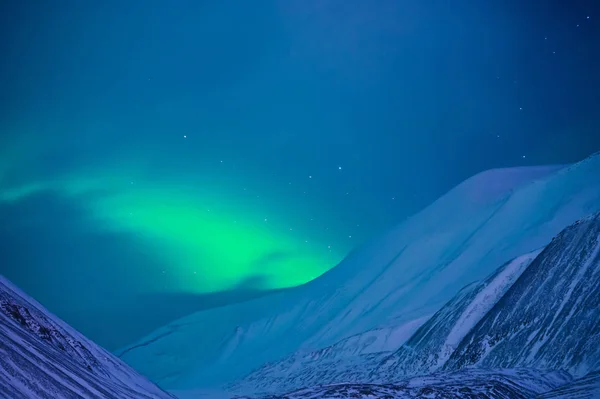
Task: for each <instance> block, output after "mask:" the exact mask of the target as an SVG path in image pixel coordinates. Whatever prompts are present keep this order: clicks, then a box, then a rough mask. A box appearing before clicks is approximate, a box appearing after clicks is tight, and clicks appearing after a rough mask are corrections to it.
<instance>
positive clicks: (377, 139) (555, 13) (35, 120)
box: [0, 0, 600, 349]
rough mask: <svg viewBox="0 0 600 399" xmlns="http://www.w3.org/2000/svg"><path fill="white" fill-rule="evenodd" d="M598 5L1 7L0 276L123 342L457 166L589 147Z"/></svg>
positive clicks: (324, 243)
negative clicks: (2, 275)
mask: <svg viewBox="0 0 600 399" xmlns="http://www.w3.org/2000/svg"><path fill="white" fill-rule="evenodd" d="M593 3H595V2H594V1H592V0H590V1H566V0H565V1H562V2H559V1H551V2H546V3H545V4H543V5H542V4H541V3H540V2H535V1H522V0H520V1H517V0H509V1H500V0H491V1H475V0H456V1H451V2H450V1H446V0H431V1H429V0H380V1H377V0H369V1H363V0H360V1H359V0H339V1H332V0H280V1H275V0H265V1H262V0H258V1H238V0H220V1H213V2H207V1H206V2H204V1H157V0H144V1H142V0H139V1H138V0H131V1H110V0H108V1H80V0H63V1H59V2H55V1H50V0H46V1H43V0H29V1H18V0H14V1H12V0H7V1H3V2H1V4H0V54H1V57H2V58H1V62H0V246H1V250H2V252H1V255H2V257H1V258H0V273H2V274H4V275H5V276H6V277H8V278H9V279H11V280H13V282H14V283H16V284H17V285H19V286H20V287H22V288H23V289H25V290H26V291H27V292H29V293H30V294H31V295H33V296H34V297H35V298H36V299H38V300H39V301H40V302H42V303H43V304H44V305H46V306H47V307H48V308H49V309H50V310H51V311H53V312H55V313H56V314H58V315H59V316H61V317H63V318H64V319H65V320H66V321H67V322H69V323H71V324H72V325H73V326H74V327H76V328H78V329H80V330H81V331H82V332H83V333H85V334H87V335H88V336H89V337H90V338H92V339H95V340H96V341H97V342H99V343H100V344H103V345H105V346H107V347H108V348H109V349H115V348H118V347H120V346H123V345H125V344H127V343H129V342H131V341H132V340H134V339H135V338H137V337H139V336H140V334H144V333H147V332H149V331H151V330H152V329H153V328H155V327H158V326H159V325H161V324H163V323H165V322H167V321H169V320H171V319H173V318H175V317H179V316H183V315H185V314H186V313H189V312H192V311H194V310H197V309H202V308H207V307H212V306H219V305H223V304H226V303H230V302H234V301H238V300H243V299H247V298H250V297H253V296H256V295H261V294H262V293H263V292H265V291H268V290H273V289H282V288H286V287H290V286H294V285H298V284H301V283H304V282H306V281H309V280H311V279H313V278H315V277H317V276H318V275H320V274H321V273H323V272H325V271H326V270H328V269H329V268H331V267H333V266H335V264H336V263H337V262H339V261H340V260H341V259H342V258H343V257H344V256H345V255H346V254H347V253H348V252H349V251H350V250H352V249H353V248H354V247H355V246H357V245H359V244H360V243H361V242H364V241H365V240H368V239H370V238H372V237H374V236H376V235H377V234H379V233H381V232H382V231H384V230H385V229H387V228H389V227H392V226H394V225H396V224H398V223H400V222H401V221H402V220H403V219H404V218H405V217H407V216H408V215H410V214H412V213H414V212H416V211H418V210H419V209H421V208H423V207H424V206H426V205H427V204H428V203H430V202H431V201H433V200H435V199H436V198H437V197H439V196H440V195H442V194H443V193H444V192H445V191H447V190H448V189H450V188H451V187H452V186H454V185H456V184H458V183H459V182H461V181H462V180H464V179H465V178H467V177H469V176H470V175H472V174H475V173H477V172H480V171H482V170H485V169H489V168H496V167H508V166H523V165H539V164H554V163H568V162H573V161H577V160H580V159H582V158H584V157H585V156H587V155H589V154H590V153H592V152H595V151H597V150H599V149H600V129H599V127H600V111H599V110H600V73H598V71H600V62H599V61H600V24H599V23H598V22H600V4H597V5H595V6H594V5H593ZM596 3H597V2H596ZM115 325H118V326H119V327H118V328H115V327H114V326H115Z"/></svg>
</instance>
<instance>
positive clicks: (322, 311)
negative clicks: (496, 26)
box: [121, 156, 600, 389]
mask: <svg viewBox="0 0 600 399" xmlns="http://www.w3.org/2000/svg"><path fill="white" fill-rule="evenodd" d="M494 173H495V177H496V178H500V177H501V176H502V175H501V173H500V172H494ZM499 173H500V174H499ZM517 175H518V174H517ZM598 175H600V161H599V159H598V157H597V156H595V157H593V158H590V159H588V160H585V161H582V162H580V163H578V164H575V165H572V166H568V167H556V166H555V167H550V168H548V169H546V170H545V172H544V173H541V172H540V173H539V175H538V176H536V178H534V179H533V180H532V179H531V178H530V177H529V176H525V177H524V178H523V179H521V181H517V183H518V184H516V189H514V190H513V189H512V188H511V187H510V185H508V186H505V187H504V191H502V190H500V191H501V192H500V193H498V192H496V194H495V195H492V196H483V197H481V196H478V197H477V200H478V201H479V202H477V206H474V205H473V204H465V202H464V201H462V200H461V194H460V193H461V191H464V190H465V185H466V187H467V188H472V189H473V190H472V192H475V193H476V192H477V190H478V188H477V185H475V186H472V185H471V186H470V185H469V184H472V182H473V181H471V183H469V184H467V183H466V182H465V183H463V184H462V185H459V186H457V187H455V189H453V190H450V192H449V193H448V194H446V195H445V196H443V197H442V198H440V199H438V200H437V201H435V202H434V203H433V204H432V205H430V206H429V207H428V208H426V209H425V210H423V211H422V212H420V213H419V214H417V215H415V216H413V217H411V218H409V219H408V220H407V221H405V222H404V223H402V224H401V225H400V226H399V227H397V228H395V229H392V230H390V231H389V232H388V233H385V234H383V235H382V236H380V237H379V238H378V239H377V240H375V241H374V242H371V243H368V244H367V245H366V246H365V247H363V248H360V249H357V250H355V251H353V252H352V253H351V254H350V255H349V256H348V257H347V258H346V259H345V260H344V261H343V262H342V263H340V265H338V266H336V267H335V268H333V269H332V270H330V271H329V272H327V273H325V274H324V275H323V276H321V277H320V278H318V279H316V280H314V281H313V282H311V283H308V284H306V285H304V286H301V287H298V288H297V289H296V290H294V291H293V292H288V293H286V294H285V295H281V296H271V297H269V298H265V299H262V300H257V301H252V302H250V303H246V304H240V305H233V306H229V307H228V308H227V309H221V310H222V311H223V313H221V314H220V315H216V314H211V313H210V312H202V313H201V314H198V313H197V314H194V315H190V316H188V317H186V318H184V319H180V320H178V321H177V322H175V323H171V324H170V325H168V326H166V327H164V328H162V329H159V330H157V331H156V332H154V333H153V334H151V335H149V336H148V337H145V338H144V339H142V340H140V341H139V342H138V343H135V344H133V345H132V347H133V346H135V345H139V344H143V343H145V342H149V341H153V342H152V343H151V344H148V345H145V346H142V347H137V348H135V349H132V350H129V351H128V352H126V353H125V352H123V351H122V352H121V353H122V358H123V359H124V360H125V361H126V362H129V363H130V364H132V365H134V366H136V367H138V368H139V369H140V370H141V371H142V372H143V373H144V374H146V375H148V376H151V377H152V378H153V379H155V380H157V381H159V382H160V383H161V384H163V385H165V386H168V387H171V388H177V389H184V388H186V387H189V388H191V387H197V386H202V385H205V384H207V383H218V384H222V383H227V382H229V381H233V380H235V379H237V378H240V377H241V376H243V375H246V374H247V373H249V372H250V371H252V370H254V369H256V368H257V367H259V366H260V365H262V364H265V363H269V362H273V361H277V360H278V359H282V358H284V357H285V356H287V355H291V354H293V353H295V352H298V351H305V352H307V351H311V350H313V351H316V350H319V349H322V348H325V347H328V346H331V345H334V344H336V343H338V342H341V341H342V340H344V339H347V338H349V337H352V336H355V335H357V334H362V333H366V332H368V331H369V330H371V329H373V328H383V329H388V331H392V330H393V329H398V328H400V329H401V327H402V326H403V325H404V326H409V325H410V326H412V327H411V328H413V331H412V332H414V330H416V329H417V328H418V327H419V325H418V324H415V323H414V321H415V320H419V319H421V320H422V321H423V322H424V319H425V317H426V316H427V315H431V314H433V313H434V312H435V311H436V310H437V309H439V308H440V307H441V306H442V305H443V304H444V303H445V302H446V301H448V300H449V299H450V298H451V297H452V296H453V295H454V294H455V293H456V292H457V291H458V290H459V289H460V288H461V287H462V286H464V285H465V283H467V282H470V281H473V280H480V279H482V278H484V277H485V276H486V275H487V274H489V273H490V272H491V271H493V270H495V269H496V268H497V267H498V265H501V264H503V263H505V262H507V261H509V260H510V259H513V258H514V257H516V256H518V255H521V254H523V253H527V252H530V251H532V250H535V249H536V248H540V247H543V246H544V245H545V244H547V243H548V242H549V241H550V239H551V238H552V237H553V235H555V234H556V233H558V232H559V231H560V230H561V229H562V228H563V227H565V226H566V225H568V224H569V223H571V222H573V221H574V220H576V219H577V218H579V217H582V216H583V215H586V214H588V213H590V212H591V211H594V210H599V209H600V187H598V185H597V184H595V183H596V180H597V179H596V176H598ZM481 176H483V177H485V174H483V175H481ZM481 176H480V178H479V179H475V180H476V181H477V180H479V181H484V182H485V180H486V179H485V178H481ZM517 180H518V179H517ZM481 198H483V199H484V201H483V203H482V202H481ZM415 265H418V267H415ZM269 301H270V302H269ZM225 319H227V320H229V321H228V322H226V323H220V322H219V323H217V322H216V321H217V320H225ZM228 323H229V324H228ZM407 329H408V327H407ZM405 335H406V336H410V335H411V331H407V332H406V334H405ZM192 337H194V338H193V339H192ZM378 339H379V338H376V341H377V340H378ZM198 340H199V341H198ZM185 342H189V343H190V345H191V343H193V342H201V344H200V345H198V344H196V345H195V346H194V348H193V349H191V350H190V349H189V345H188V346H187V347H185V345H184V343H185ZM399 344H401V343H399V342H398V341H394V342H391V343H390V347H386V346H385V344H383V345H381V344H376V345H378V346H377V347H378V348H379V349H380V350H391V349H393V348H392V346H394V345H395V346H396V347H397V345H399ZM166 353H169V355H168V356H167V355H166ZM365 353H368V349H367V352H365ZM219 377H222V378H221V379H220V380H219Z"/></svg>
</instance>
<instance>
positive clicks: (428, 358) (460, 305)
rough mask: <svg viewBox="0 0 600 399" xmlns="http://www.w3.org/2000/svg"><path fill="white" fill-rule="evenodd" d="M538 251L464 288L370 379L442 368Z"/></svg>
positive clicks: (385, 361) (414, 373) (418, 373)
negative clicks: (480, 281)
mask: <svg viewBox="0 0 600 399" xmlns="http://www.w3.org/2000/svg"><path fill="white" fill-rule="evenodd" d="M540 252H541V250H536V251H533V252H531V253H528V254H526V255H522V256H519V257H517V258H516V259H513V260H511V261H510V262H508V263H506V264H505V265H504V266H502V267H500V268H499V269H498V270H496V271H495V272H494V273H493V274H492V275H491V276H490V277H489V278H487V279H486V280H485V281H483V282H482V283H476V284H470V285H468V286H466V287H465V288H463V289H462V290H461V291H460V292H459V293H458V294H457V295H456V296H455V297H454V298H452V300H450V302H448V303H447V304H446V305H444V306H443V307H442V308H441V309H440V310H439V311H438V312H436V314H435V315H434V316H433V317H432V318H431V319H430V320H429V321H428V322H427V323H425V324H424V325H423V326H422V327H421V328H419V330H417V332H416V333H415V334H414V335H413V336H412V337H411V338H410V339H409V340H408V341H407V342H406V344H404V345H402V346H401V347H400V348H399V349H398V350H397V351H396V352H395V353H394V354H393V355H391V356H389V357H388V358H387V359H385V360H384V361H383V362H382V364H381V365H380V366H379V367H378V368H377V369H376V370H374V371H373V372H372V373H371V377H370V379H376V380H382V379H383V380H384V379H386V378H392V379H397V378H398V377H399V376H404V375H406V376H411V375H422V374H429V373H432V372H435V371H438V370H439V369H440V368H441V367H442V366H443V365H444V364H445V362H446V361H447V360H448V358H449V357H450V355H451V354H452V353H453V352H454V350H455V349H456V347H457V346H458V345H459V344H460V342H461V341H462V339H463V338H464V337H465V335H466V334H467V333H468V332H469V331H471V329H472V328H473V327H474V326H475V325H476V324H477V323H478V322H479V321H480V320H481V319H482V318H483V317H484V316H485V315H486V314H487V312H489V311H490V310H491V309H492V308H493V306H494V305H495V304H496V303H497V302H498V301H499V300H500V299H501V298H502V296H503V295H504V294H505V293H506V291H508V289H509V288H510V287H511V286H512V285H513V284H514V282H515V281H516V280H517V279H518V278H519V277H520V276H521V273H523V271H524V270H525V269H526V268H527V267H528V266H529V265H530V264H531V262H532V261H533V260H534V259H535V258H536V257H537V256H538V255H539V253H540Z"/></svg>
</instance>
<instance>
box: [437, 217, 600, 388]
mask: <svg viewBox="0 0 600 399" xmlns="http://www.w3.org/2000/svg"><path fill="white" fill-rule="evenodd" d="M471 365H478V366H480V367H489V368H512V367H535V368H541V369H564V370H569V371H570V372H571V373H572V374H573V375H575V376H582V375H584V374H586V373H587V372H589V371H591V370H595V369H597V368H598V367H599V366H600V214H596V215H594V216H592V217H589V218H586V219H584V220H581V221H579V222H577V223H576V224H574V225H572V226H570V227H568V228H567V229H565V230H564V231H563V232H561V233H560V234H559V235H558V236H557V237H556V238H555V239H554V240H553V241H552V243H550V244H549V245H548V247H547V248H546V249H545V250H544V251H543V252H542V253H541V254H540V255H539V256H538V257H537V258H536V259H535V260H534V262H533V263H532V264H531V265H530V266H529V267H528V268H527V270H526V271H525V272H523V274H522V275H521V277H520V278H519V279H518V280H517V282H516V283H515V284H514V285H513V286H512V287H511V288H510V290H508V292H507V293H506V294H505V295H504V296H503V297H502V299H501V300H500V301H499V302H498V303H497V304H496V306H494V308H493V309H492V310H491V311H489V312H488V313H487V314H486V315H485V317H484V318H483V319H482V320H481V322H479V323H478V324H477V326H476V327H475V328H474V329H472V330H471V331H470V332H469V334H468V335H467V336H466V337H465V338H464V339H463V340H462V342H461V344H460V345H459V347H458V348H457V350H456V351H455V352H454V353H453V354H452V356H451V357H450V359H449V360H448V362H447V363H446V365H445V366H444V368H445V369H447V370H453V369H460V368H463V367H465V366H471Z"/></svg>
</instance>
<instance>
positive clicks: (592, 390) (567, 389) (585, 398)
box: [536, 372, 600, 399]
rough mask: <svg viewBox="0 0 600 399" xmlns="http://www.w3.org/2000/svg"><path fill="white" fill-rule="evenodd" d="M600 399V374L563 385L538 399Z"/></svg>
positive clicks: (589, 375)
mask: <svg viewBox="0 0 600 399" xmlns="http://www.w3.org/2000/svg"><path fill="white" fill-rule="evenodd" d="M598 398H600V372H593V373H590V374H588V375H586V376H585V377H583V378H580V379H578V380H575V381H573V382H570V383H568V384H565V385H561V386H560V387H558V388H555V389H553V390H551V391H549V392H546V393H543V394H542V395H540V396H538V397H537V398H536V399H598Z"/></svg>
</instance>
